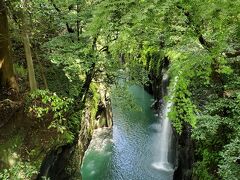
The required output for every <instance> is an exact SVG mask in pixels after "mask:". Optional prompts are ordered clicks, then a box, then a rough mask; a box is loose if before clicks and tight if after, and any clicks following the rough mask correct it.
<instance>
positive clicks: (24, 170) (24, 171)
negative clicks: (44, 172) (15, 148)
mask: <svg viewBox="0 0 240 180" xmlns="http://www.w3.org/2000/svg"><path fill="white" fill-rule="evenodd" d="M37 173H38V171H37V169H36V168H35V167H34V166H32V165H31V164H30V163H29V162H22V161H18V162H16V164H15V165H14V166H13V167H11V168H10V169H4V170H3V171H2V172H0V179H2V180H9V179H16V180H20V179H26V180H30V179H31V178H32V176H33V175H36V174H37Z"/></svg>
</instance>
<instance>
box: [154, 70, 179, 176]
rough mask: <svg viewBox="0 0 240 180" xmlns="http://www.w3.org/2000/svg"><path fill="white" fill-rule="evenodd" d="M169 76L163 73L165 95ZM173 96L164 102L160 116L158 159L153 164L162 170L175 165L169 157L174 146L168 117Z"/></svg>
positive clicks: (171, 168) (171, 169)
mask: <svg viewBox="0 0 240 180" xmlns="http://www.w3.org/2000/svg"><path fill="white" fill-rule="evenodd" d="M168 81H169V77H168V75H167V73H166V72H165V73H164V75H163V80H162V94H163V95H164V96H166V95H168V91H167V86H168ZM172 98H173V96H172V95H171V97H170V100H168V101H167V102H165V103H163V106H162V110H161V116H160V124H161V126H158V127H159V134H158V137H159V139H158V141H159V142H160V145H159V147H158V150H157V151H156V153H157V155H156V161H155V162H153V164H152V166H153V167H154V168H155V169H158V170H162V171H174V167H173V166H174V165H173V164H172V160H171V159H170V158H169V151H170V150H171V146H172V135H173V132H172V126H171V122H170V120H169V117H168V113H169V112H170V111H171V107H172Z"/></svg>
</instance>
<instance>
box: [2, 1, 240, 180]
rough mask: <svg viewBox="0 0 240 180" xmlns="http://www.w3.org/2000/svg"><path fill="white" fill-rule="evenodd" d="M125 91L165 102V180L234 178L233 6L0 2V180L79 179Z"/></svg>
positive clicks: (239, 96) (239, 133) (239, 67)
mask: <svg viewBox="0 0 240 180" xmlns="http://www.w3.org/2000/svg"><path fill="white" fill-rule="evenodd" d="M166 67H167V72H168V74H169V76H170V83H169V86H168V89H169V91H171V94H172V96H171V97H169V96H167V97H165V96H164V94H162V93H161V89H162V88H163V87H162V84H161V82H162V79H163V75H164V74H163V71H165V69H166ZM131 85H138V86H141V87H144V89H145V90H146V91H148V92H149V93H150V94H152V96H153V97H154V99H155V103H154V104H153V105H152V108H154V109H155V110H156V111H157V110H159V109H161V103H159V102H161V101H162V99H165V100H167V99H168V100H169V101H171V102H172V107H171V111H170V112H169V113H168V117H169V119H170V120H171V123H172V126H173V127H174V133H175V135H176V137H177V143H176V146H177V151H178V156H177V161H178V163H177V164H178V165H177V167H176V170H175V172H174V176H173V179H184V180H185V179H186V180H187V179H189V180H190V179H199V180H208V179H209V180H213V179H225V180H237V179H239V178H240V118H239V117H240V0H232V1H227V0H191V1H187V0H152V1H147V0H0V179H3V180H6V179H13V180H15V179H24V180H25V179H56V180H57V179H58V180H59V179H81V173H80V167H81V165H82V161H83V156H84V153H85V151H86V150H87V148H88V145H89V143H90V141H91V138H92V135H93V131H94V129H97V128H101V127H109V128H111V127H112V126H114V123H113V121H112V117H113V116H114V114H112V106H111V102H112V101H113V100H115V101H118V105H119V107H121V109H122V112H125V111H138V108H137V104H136V103H134V101H133V99H132V96H131V94H129V93H128V90H127V89H128V87H129V86H131ZM163 96H164V97H163ZM133 128H134V127H133Z"/></svg>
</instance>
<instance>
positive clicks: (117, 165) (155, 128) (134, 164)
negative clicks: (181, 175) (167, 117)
mask: <svg viewBox="0 0 240 180" xmlns="http://www.w3.org/2000/svg"><path fill="white" fill-rule="evenodd" d="M130 92H131V93H132V94H133V96H134V99H135V101H136V103H137V104H138V105H139V106H140V107H141V108H142V111H141V112H130V111H129V112H126V111H125V112H122V111H121V110H120V109H119V107H117V106H115V105H114V103H117V102H113V124H114V126H113V134H112V137H111V135H109V137H108V138H106V136H104V135H98V136H94V137H93V140H92V142H91V144H90V148H89V149H88V151H87V152H86V155H85V158H84V162H83V166H82V169H81V172H82V176H83V180H127V179H138V180H141V179H142V180H171V179H172V176H173V172H172V171H164V170H162V169H158V168H154V167H153V163H154V162H156V161H157V162H158V161H159V159H158V158H159V154H160V153H161V150H160V149H161V148H162V147H161V146H163V144H162V143H161V142H160V141H161V137H160V134H161V132H162V130H161V127H162V126H161V124H160V123H161V122H162V121H161V120H160V119H159V117H161V116H159V115H158V114H156V113H155V112H154V111H153V110H152V109H151V108H150V106H151V103H152V101H153V99H152V96H151V95H149V94H148V93H147V92H146V91H144V89H143V88H141V87H138V86H133V87H131V88H130ZM99 131H103V132H104V131H105V130H104V129H102V130H98V131H97V132H95V133H99ZM103 134H104V133H103ZM99 138H102V139H99ZM111 138H112V142H111V140H110V139H111ZM106 139H108V140H106ZM105 142H107V144H106V143H105ZM168 146H169V148H172V146H171V145H170V144H169V145H168ZM98 147H102V148H98ZM165 153H167V156H168V157H166V158H167V159H169V161H168V162H169V164H170V163H172V162H173V159H174V157H173V154H174V153H175V151H173V150H169V151H165ZM171 167H173V165H171Z"/></svg>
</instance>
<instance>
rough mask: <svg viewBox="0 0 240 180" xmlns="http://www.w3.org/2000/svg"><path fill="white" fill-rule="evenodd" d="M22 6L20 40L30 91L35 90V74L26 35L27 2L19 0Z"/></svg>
mask: <svg viewBox="0 0 240 180" xmlns="http://www.w3.org/2000/svg"><path fill="white" fill-rule="evenodd" d="M21 4H22V7H23V9H22V17H21V18H22V38H23V44H24V50H25V55H26V59H27V66H28V77H29V84H30V89H31V90H36V89H37V82H36V78H35V72H34V67H33V60H32V53H31V44H30V40H29V35H28V22H27V17H26V9H27V0H21Z"/></svg>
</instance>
